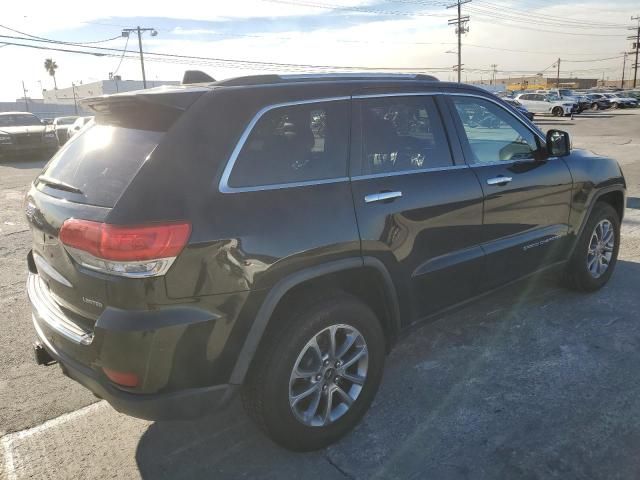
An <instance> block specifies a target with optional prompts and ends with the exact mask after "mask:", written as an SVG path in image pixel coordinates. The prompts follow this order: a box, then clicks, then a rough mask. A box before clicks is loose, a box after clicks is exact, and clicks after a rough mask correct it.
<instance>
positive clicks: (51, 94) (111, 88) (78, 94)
mask: <svg viewBox="0 0 640 480" xmlns="http://www.w3.org/2000/svg"><path fill="white" fill-rule="evenodd" d="M161 85H180V82H178V81H166V80H149V81H147V88H153V87H159V86H161ZM143 88H144V87H143V84H142V81H138V80H120V79H119V78H117V77H115V78H114V79H113V80H100V81H99V82H91V83H81V84H78V85H75V86H71V87H68V88H58V89H57V90H43V91H42V96H43V98H44V103H52V104H53V103H55V104H67V105H68V104H74V103H75V102H77V101H78V100H81V99H83V98H89V97H99V96H101V95H110V94H113V93H121V92H131V91H133V90H142V89H143Z"/></svg>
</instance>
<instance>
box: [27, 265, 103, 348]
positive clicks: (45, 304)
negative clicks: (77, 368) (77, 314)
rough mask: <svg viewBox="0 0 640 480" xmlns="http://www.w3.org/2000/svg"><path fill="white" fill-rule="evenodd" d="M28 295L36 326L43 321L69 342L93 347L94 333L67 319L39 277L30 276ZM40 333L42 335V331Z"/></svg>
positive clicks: (28, 279) (31, 274)
mask: <svg viewBox="0 0 640 480" xmlns="http://www.w3.org/2000/svg"><path fill="white" fill-rule="evenodd" d="M27 294H28V295H29V300H31V305H32V306H33V309H34V310H35V314H34V315H33V320H34V324H36V323H37V321H38V320H42V321H43V322H44V323H45V324H46V325H47V326H48V327H49V328H51V329H52V330H54V331H55V332H56V333H59V334H60V335H62V336H63V337H64V338H66V339H67V340H70V341H72V342H74V343H77V344H78V345H85V346H87V345H91V342H93V332H87V331H85V330H84V329H82V328H81V327H79V326H78V325H76V324H75V323H73V322H72V321H71V320H70V319H69V318H67V316H66V315H65V314H64V312H63V311H62V310H61V309H60V307H59V306H58V305H56V303H55V302H54V301H53V300H52V299H51V295H50V294H49V292H48V291H47V286H46V284H45V283H44V281H43V280H42V279H41V278H40V276H39V275H36V274H33V273H30V274H29V277H28V278H27ZM36 330H37V331H38V330H40V328H38V327H37V326H36ZM38 333H41V331H39V332H38Z"/></svg>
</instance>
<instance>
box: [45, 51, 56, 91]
mask: <svg viewBox="0 0 640 480" xmlns="http://www.w3.org/2000/svg"><path fill="white" fill-rule="evenodd" d="M44 69H45V70H46V71H47V72H49V75H51V76H52V77H53V86H54V87H55V89H56V90H57V89H58V84H57V83H56V70H57V69H58V64H57V63H56V62H55V61H54V60H53V59H52V58H47V59H46V60H45V61H44Z"/></svg>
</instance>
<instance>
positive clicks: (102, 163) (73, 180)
mask: <svg viewBox="0 0 640 480" xmlns="http://www.w3.org/2000/svg"><path fill="white" fill-rule="evenodd" d="M163 135H164V133H162V132H157V131H150V130H137V129H133V128H122V127H117V126H112V125H97V124H94V125H93V126H89V128H88V129H87V130H85V131H83V132H82V133H80V134H78V135H76V136H74V137H73V139H72V140H71V141H70V142H68V143H67V144H66V145H65V146H64V147H63V148H62V149H61V150H60V151H59V152H58V153H57V154H56V155H55V156H54V157H53V158H52V159H51V161H50V162H49V164H48V165H47V166H46V167H45V170H44V171H43V172H42V176H44V177H45V178H50V179H53V180H56V181H58V182H63V183H64V184H66V185H68V186H71V187H74V188H77V189H79V190H80V191H81V192H82V193H72V192H67V191H64V190H61V189H57V188H51V187H50V186H47V184H46V183H44V182H40V183H38V188H40V189H43V190H45V191H46V193H48V194H50V195H53V196H58V197H63V198H66V199H68V200H70V201H73V202H77V203H85V204H90V205H98V206H103V207H113V206H114V205H115V203H116V201H117V200H118V198H120V196H121V195H122V193H123V192H124V190H125V189H126V188H127V186H128V185H129V183H130V182H131V180H133V177H135V175H136V174H137V173H138V170H140V168H141V167H142V165H143V164H144V162H145V160H146V159H147V157H148V156H149V154H150V153H151V152H152V151H153V149H154V148H155V147H156V146H157V145H158V143H159V142H160V140H161V139H162V136H163Z"/></svg>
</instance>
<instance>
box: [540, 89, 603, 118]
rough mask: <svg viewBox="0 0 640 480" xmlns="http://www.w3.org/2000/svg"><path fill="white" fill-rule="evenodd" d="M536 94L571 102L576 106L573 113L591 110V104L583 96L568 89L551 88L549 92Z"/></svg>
mask: <svg viewBox="0 0 640 480" xmlns="http://www.w3.org/2000/svg"><path fill="white" fill-rule="evenodd" d="M536 93H543V94H545V95H554V96H556V97H558V98H559V99H560V100H565V101H569V102H573V103H575V104H577V105H578V108H577V110H576V112H575V113H581V112H583V111H585V110H589V109H590V108H591V102H590V101H589V99H588V98H587V97H585V96H584V95H580V94H578V93H577V92H574V91H573V90H571V89H568V88H552V89H549V90H536Z"/></svg>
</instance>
